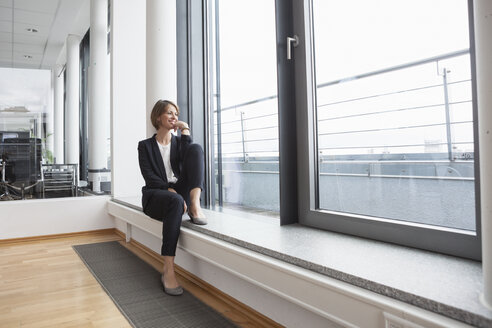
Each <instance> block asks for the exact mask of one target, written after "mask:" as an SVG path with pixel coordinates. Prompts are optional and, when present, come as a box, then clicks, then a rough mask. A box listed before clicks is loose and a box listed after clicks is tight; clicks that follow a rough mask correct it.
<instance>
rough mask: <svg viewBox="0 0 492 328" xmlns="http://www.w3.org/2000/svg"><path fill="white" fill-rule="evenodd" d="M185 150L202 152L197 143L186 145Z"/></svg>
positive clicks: (196, 152)
mask: <svg viewBox="0 0 492 328" xmlns="http://www.w3.org/2000/svg"><path fill="white" fill-rule="evenodd" d="M187 152H190V153H195V154H203V148H202V146H200V145H199V144H195V143H194V144H191V145H189V146H188V150H187Z"/></svg>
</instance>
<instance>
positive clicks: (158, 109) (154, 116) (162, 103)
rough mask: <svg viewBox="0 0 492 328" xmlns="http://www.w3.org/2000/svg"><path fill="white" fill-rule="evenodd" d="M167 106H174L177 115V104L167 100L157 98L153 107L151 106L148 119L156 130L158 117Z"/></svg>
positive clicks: (157, 128)
mask: <svg viewBox="0 0 492 328" xmlns="http://www.w3.org/2000/svg"><path fill="white" fill-rule="evenodd" d="M169 106H174V108H176V112H177V113H178V115H179V107H178V105H176V104H175V103H173V102H172V101H169V100H162V99H161V100H158V101H157V102H156V103H155V105H154V108H152V112H151V113H150V121H151V122H152V125H153V126H154V128H155V129H156V130H159V117H160V116H161V115H162V114H163V113H164V112H165V111H166V110H167V109H168V108H169Z"/></svg>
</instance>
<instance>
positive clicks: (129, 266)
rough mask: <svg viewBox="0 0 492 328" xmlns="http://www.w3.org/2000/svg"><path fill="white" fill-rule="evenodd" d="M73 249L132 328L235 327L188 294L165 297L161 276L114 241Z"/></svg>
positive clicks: (79, 246) (78, 246)
mask: <svg viewBox="0 0 492 328" xmlns="http://www.w3.org/2000/svg"><path fill="white" fill-rule="evenodd" d="M73 248H74V249H75V251H76V252H77V254H79V256H80V258H81V259H82V260H83V261H84V263H85V264H86V266H87V267H88V268H89V270H90V271H91V272H92V274H93V275H94V277H95V278H96V279H97V280H98V281H99V283H100V284H101V286H102V287H103V288H104V289H105V290H106V292H107V293H108V295H109V296H110V297H111V298H112V299H113V301H114V303H115V304H116V306H117V307H118V308H119V309H120V311H121V313H123V315H124V316H125V317H126V318H127V319H128V321H129V322H130V324H131V325H132V326H133V327H137V328H143V327H145V328H154V327H156V328H157V327H173V328H174V327H176V328H178V327H179V328H182V327H237V326H236V325H234V324H233V323H231V322H230V321H228V320H227V319H226V318H224V317H223V316H221V315H220V314H219V313H218V312H216V311H215V310H213V309H212V308H210V307H209V306H207V305H206V304H204V303H202V302H201V301H200V300H198V299H197V298H196V297H194V296H193V295H191V294H190V293H188V292H187V291H185V292H184V294H183V295H182V296H178V297H176V296H169V295H167V294H165V293H164V292H163V290H162V284H161V281H160V277H161V275H160V273H159V272H158V271H156V270H155V269H154V268H153V267H151V266H150V265H149V264H147V263H146V262H144V261H143V260H141V259H140V258H138V257H137V256H136V255H135V254H133V253H132V252H130V251H129V250H128V249H126V248H125V247H123V246H122V245H120V244H119V243H118V242H116V241H113V242H104V243H97V244H87V245H77V246H73Z"/></svg>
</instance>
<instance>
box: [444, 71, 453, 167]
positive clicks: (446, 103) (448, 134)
mask: <svg viewBox="0 0 492 328" xmlns="http://www.w3.org/2000/svg"><path fill="white" fill-rule="evenodd" d="M442 86H443V88H444V110H445V112H446V139H447V144H448V158H449V161H453V160H454V159H453V142H452V140H451V116H450V114H449V95H448V70H447V68H446V67H444V68H443V69H442Z"/></svg>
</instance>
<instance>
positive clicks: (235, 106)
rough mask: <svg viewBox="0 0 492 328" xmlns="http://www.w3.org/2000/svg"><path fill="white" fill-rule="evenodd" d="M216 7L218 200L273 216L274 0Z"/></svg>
mask: <svg viewBox="0 0 492 328" xmlns="http://www.w3.org/2000/svg"><path fill="white" fill-rule="evenodd" d="M209 5H210V6H209V14H210V16H209V17H210V19H209V23H210V25H209V32H210V34H209V36H210V44H209V50H210V63H209V67H210V71H209V75H210V77H211V81H210V88H209V92H210V99H211V100H212V106H211V117H213V139H214V142H213V146H214V149H213V154H214V160H213V162H214V170H213V173H214V178H215V179H213V181H215V190H214V193H213V195H214V197H213V200H212V202H213V203H214V204H215V205H218V206H224V207H233V208H239V209H241V210H255V211H258V210H260V211H263V212H265V211H266V213H269V214H273V215H274V213H275V212H278V211H279V206H280V205H279V175H278V170H279V169H278V162H279V160H278V109H277V96H276V95H277V70H276V56H277V55H276V46H275V44H276V40H275V39H276V35H275V2H274V1H265V0H254V1H251V0H248V1H227V0H225V1H223V0H222V1H219V0H216V1H210V2H209ZM253 22H254V23H253Z"/></svg>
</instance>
